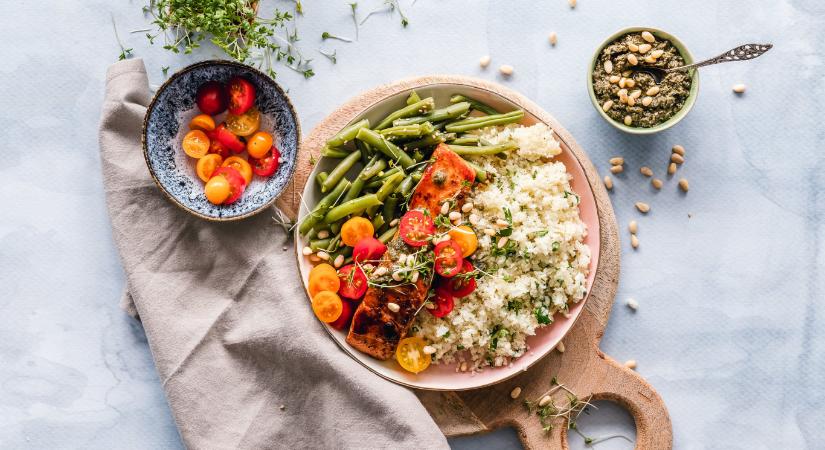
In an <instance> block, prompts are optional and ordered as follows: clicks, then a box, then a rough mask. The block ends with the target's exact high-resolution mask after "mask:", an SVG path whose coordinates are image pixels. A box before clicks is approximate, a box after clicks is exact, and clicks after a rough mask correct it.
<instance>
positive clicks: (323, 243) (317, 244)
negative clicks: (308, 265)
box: [309, 238, 332, 252]
mask: <svg viewBox="0 0 825 450" xmlns="http://www.w3.org/2000/svg"><path fill="white" fill-rule="evenodd" d="M330 241H332V238H326V239H315V240H312V241H309V248H311V249H312V251H315V252H317V251H318V250H325V249H326V248H327V246H329V243H330Z"/></svg>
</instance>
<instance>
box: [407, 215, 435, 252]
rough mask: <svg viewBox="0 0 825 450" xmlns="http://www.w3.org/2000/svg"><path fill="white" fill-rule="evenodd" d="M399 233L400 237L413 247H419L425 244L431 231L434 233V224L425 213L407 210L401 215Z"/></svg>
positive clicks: (430, 236)
mask: <svg viewBox="0 0 825 450" xmlns="http://www.w3.org/2000/svg"><path fill="white" fill-rule="evenodd" d="M398 229H399V234H400V235H401V239H403V240H404V242H406V243H407V245H411V246H413V247H421V246H423V245H427V242H429V240H430V238H432V236H433V233H435V224H434V223H433V219H432V218H431V217H430V216H427V215H425V214H424V213H423V212H421V211H418V210H413V211H407V213H406V214H404V216H403V217H401V223H400V224H399V228H398Z"/></svg>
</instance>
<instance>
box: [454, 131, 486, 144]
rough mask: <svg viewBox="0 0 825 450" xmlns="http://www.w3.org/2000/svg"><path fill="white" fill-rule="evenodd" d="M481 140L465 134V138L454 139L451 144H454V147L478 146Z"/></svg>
mask: <svg viewBox="0 0 825 450" xmlns="http://www.w3.org/2000/svg"><path fill="white" fill-rule="evenodd" d="M479 139H480V138H479V137H478V136H476V135H473V134H465V135H464V136H461V137H460V138H455V139H453V140H452V141H450V144H454V145H467V144H478V140H479Z"/></svg>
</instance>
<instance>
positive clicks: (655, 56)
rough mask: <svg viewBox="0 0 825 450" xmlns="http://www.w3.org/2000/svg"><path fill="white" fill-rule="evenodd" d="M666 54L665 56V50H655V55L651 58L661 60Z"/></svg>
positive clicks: (652, 54)
mask: <svg viewBox="0 0 825 450" xmlns="http://www.w3.org/2000/svg"><path fill="white" fill-rule="evenodd" d="M664 54H665V51H664V50H653V53H651V54H650V56H652V57H653V58H654V59H655V58H661V57H662V55H664Z"/></svg>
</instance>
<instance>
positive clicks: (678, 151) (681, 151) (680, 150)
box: [673, 145, 685, 156]
mask: <svg viewBox="0 0 825 450" xmlns="http://www.w3.org/2000/svg"><path fill="white" fill-rule="evenodd" d="M673 153H676V154H677V155H681V156H685V148H684V147H682V146H681V145H674V146H673Z"/></svg>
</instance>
